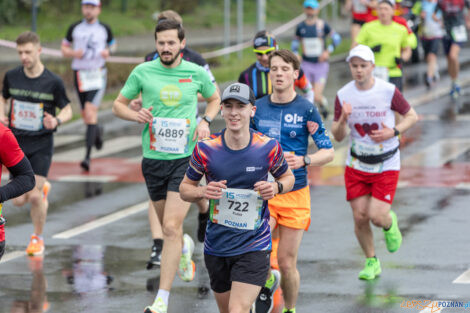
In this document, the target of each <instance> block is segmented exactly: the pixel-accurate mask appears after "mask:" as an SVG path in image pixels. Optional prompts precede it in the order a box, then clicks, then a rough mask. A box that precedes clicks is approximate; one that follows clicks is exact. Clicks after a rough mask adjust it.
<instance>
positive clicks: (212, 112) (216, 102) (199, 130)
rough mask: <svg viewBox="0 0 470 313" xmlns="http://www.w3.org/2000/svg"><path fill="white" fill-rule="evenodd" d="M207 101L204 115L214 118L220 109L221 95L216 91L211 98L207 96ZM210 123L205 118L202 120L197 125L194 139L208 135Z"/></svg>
mask: <svg viewBox="0 0 470 313" xmlns="http://www.w3.org/2000/svg"><path fill="white" fill-rule="evenodd" d="M205 99H206V101H207V107H206V111H205V113H204V115H206V116H208V117H210V118H211V119H212V120H213V119H214V118H215V117H216V116H217V114H218V113H219V110H220V95H219V93H218V92H217V90H216V91H214V93H213V94H212V96H210V97H209V98H205ZM210 133H211V132H210V129H209V125H208V123H207V122H206V121H205V120H201V121H200V122H199V125H197V127H196V131H195V132H194V138H193V140H196V138H197V139H202V138H205V137H208V136H209V135H210Z"/></svg>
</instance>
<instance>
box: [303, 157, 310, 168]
mask: <svg viewBox="0 0 470 313" xmlns="http://www.w3.org/2000/svg"><path fill="white" fill-rule="evenodd" d="M304 163H305V165H304V167H305V166H309V165H310V163H312V160H310V157H309V156H308V155H304Z"/></svg>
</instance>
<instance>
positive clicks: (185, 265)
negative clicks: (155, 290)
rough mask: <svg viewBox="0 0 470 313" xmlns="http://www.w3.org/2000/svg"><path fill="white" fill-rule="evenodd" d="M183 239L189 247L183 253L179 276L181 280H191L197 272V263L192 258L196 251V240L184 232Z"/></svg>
mask: <svg viewBox="0 0 470 313" xmlns="http://www.w3.org/2000/svg"><path fill="white" fill-rule="evenodd" d="M183 241H184V245H183V247H184V246H186V247H187V248H188V249H187V251H186V252H184V253H181V258H180V265H179V268H178V276H179V277H180V278H181V280H183V281H185V282H190V281H192V280H193V279H194V274H195V273H196V265H195V264H194V262H193V260H192V259H191V258H192V256H193V252H194V241H193V239H192V238H191V237H190V236H189V235H188V234H184V236H183Z"/></svg>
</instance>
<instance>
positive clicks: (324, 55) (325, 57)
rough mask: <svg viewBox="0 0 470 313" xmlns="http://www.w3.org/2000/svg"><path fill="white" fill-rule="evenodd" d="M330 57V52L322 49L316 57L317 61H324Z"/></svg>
mask: <svg viewBox="0 0 470 313" xmlns="http://www.w3.org/2000/svg"><path fill="white" fill-rule="evenodd" d="M329 58H330V52H328V50H325V51H323V53H322V54H321V55H320V56H319V57H318V61H319V62H325V61H328V59H329Z"/></svg>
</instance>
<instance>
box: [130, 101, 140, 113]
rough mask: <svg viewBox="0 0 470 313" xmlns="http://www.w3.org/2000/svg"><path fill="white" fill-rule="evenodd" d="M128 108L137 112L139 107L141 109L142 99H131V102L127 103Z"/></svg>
mask: <svg viewBox="0 0 470 313" xmlns="http://www.w3.org/2000/svg"><path fill="white" fill-rule="evenodd" d="M129 108H131V110H133V111H136V112H139V111H140V109H142V99H141V98H139V99H134V100H131V102H130V103H129Z"/></svg>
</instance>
